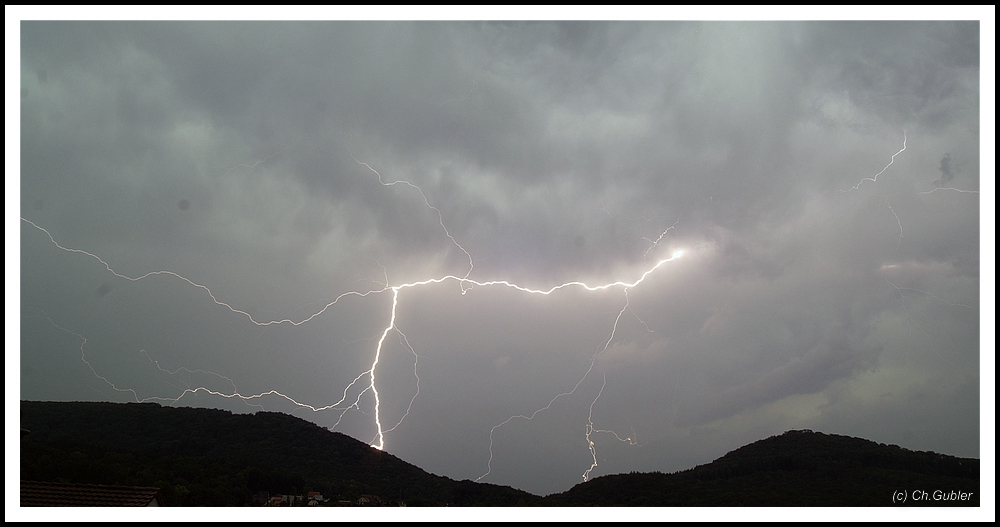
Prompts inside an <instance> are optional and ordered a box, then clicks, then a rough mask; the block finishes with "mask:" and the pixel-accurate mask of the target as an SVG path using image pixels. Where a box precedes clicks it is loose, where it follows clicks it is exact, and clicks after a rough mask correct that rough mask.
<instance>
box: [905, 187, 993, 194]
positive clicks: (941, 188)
mask: <svg viewBox="0 0 1000 527" xmlns="http://www.w3.org/2000/svg"><path fill="white" fill-rule="evenodd" d="M939 190H952V191H955V192H961V193H963V194H979V191H978V190H963V189H960V188H951V187H937V188H935V189H933V190H928V191H926V192H917V194H930V193H931V192H937V191H939Z"/></svg>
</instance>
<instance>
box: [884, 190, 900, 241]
mask: <svg viewBox="0 0 1000 527" xmlns="http://www.w3.org/2000/svg"><path fill="white" fill-rule="evenodd" d="M885 206H886V207H889V212H891V213H892V217H893V218H896V224H897V225H899V239H897V240H896V249H897V250H899V246H900V244H902V243H903V222H901V221H899V216H897V215H896V211H894V210H892V205H890V204H889V198H885Z"/></svg>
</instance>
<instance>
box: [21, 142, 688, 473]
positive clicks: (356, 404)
mask: <svg viewBox="0 0 1000 527" xmlns="http://www.w3.org/2000/svg"><path fill="white" fill-rule="evenodd" d="M351 158H352V159H354V161H355V162H356V163H358V164H359V165H362V166H364V167H365V168H367V169H368V170H369V171H371V172H372V173H374V174H375V175H376V177H377V178H378V182H379V184H381V185H383V186H394V185H398V184H402V185H406V186H409V187H411V188H413V189H415V190H416V191H417V192H418V193H419V194H420V196H421V199H422V200H423V202H424V205H425V206H427V207H428V208H429V209H431V210H433V211H434V212H435V213H436V214H437V216H438V224H439V225H440V226H441V229H442V230H443V232H444V234H445V236H446V237H447V238H448V239H449V240H450V241H451V242H452V244H453V245H454V246H455V247H456V248H458V249H459V250H460V251H461V252H462V253H463V254H465V255H466V257H467V259H468V262H469V266H468V269H467V270H466V271H465V273H464V274H462V275H454V274H449V275H445V276H440V277H436V278H428V279H425V280H421V281H416V282H409V283H404V284H399V285H389V279H388V275H387V273H386V277H385V282H383V283H382V284H381V285H382V287H380V288H377V289H370V290H367V291H348V292H345V293H342V294H340V295H339V296H337V297H336V298H334V300H332V301H330V302H327V303H326V304H325V305H323V306H322V307H321V308H320V309H319V310H318V311H316V312H315V313H313V314H311V315H309V316H307V317H305V318H303V319H301V320H292V319H288V318H283V319H276V320H257V319H255V318H254V317H253V316H252V315H251V314H250V313H248V312H247V311H244V310H241V309H238V308H236V307H233V306H232V305H230V304H229V303H226V302H224V301H222V300H219V299H218V298H217V297H216V296H215V294H214V293H213V292H212V291H211V289H209V287H208V286H205V285H203V284H200V283H197V282H195V281H193V280H191V279H189V278H187V277H184V276H182V275H180V274H178V273H175V272H173V271H167V270H161V271H152V272H148V273H145V274H142V275H139V276H134V277H133V276H128V275H125V274H122V273H119V272H118V271H115V270H114V269H113V268H112V267H111V265H110V264H109V263H108V262H107V261H105V260H104V259H102V258H100V257H99V256H97V255H96V254H93V253H90V252H88V251H85V250H81V249H75V248H70V247H65V246H63V245H61V244H59V243H58V242H57V241H56V240H55V238H54V237H53V236H52V234H51V233H50V232H49V231H48V230H46V229H45V228H43V227H41V226H39V225H37V224H36V223H34V222H32V221H31V220H28V219H27V218H23V217H22V218H21V220H22V221H24V222H25V223H26V224H28V225H31V226H32V227H34V228H36V229H38V230H40V231H41V232H43V233H45V235H46V236H47V237H48V238H49V241H50V242H51V243H52V244H53V245H55V246H56V247H57V248H58V249H60V250H63V251H66V252H70V253H77V254H83V255H85V256H89V257H90V258H93V259H95V260H97V261H98V262H100V264H101V265H103V266H104V268H105V269H106V270H107V271H108V272H110V273H111V274H113V275H115V276H116V277H118V278H121V279H124V280H128V281H132V282H138V281H141V280H144V279H146V278H150V277H153V276H159V275H168V276H172V277H174V278H176V279H179V280H181V281H183V282H186V283H187V284H189V285H191V286H194V287H196V288H198V289H201V290H203V291H205V292H206V293H207V294H208V296H209V297H210V298H211V299H212V301H213V302H214V303H215V304H217V305H219V306H223V307H225V308H227V309H228V310H230V311H231V312H233V313H236V314H239V315H243V316H245V317H246V318H247V319H248V320H249V321H250V322H251V323H252V324H254V325H256V326H270V325H278V324H285V323H287V324H290V325H292V326H298V325H301V324H305V323H306V322H310V321H312V320H313V319H315V318H316V317H318V316H320V315H321V314H323V313H324V312H326V311H327V310H328V309H329V308H330V307H332V306H333V305H335V304H337V303H338V302H339V301H340V300H341V299H343V298H344V297H347V296H357V297H367V296H369V295H373V294H380V293H386V292H389V291H391V292H392V307H391V310H390V313H389V321H388V324H387V326H386V327H385V328H384V329H383V330H382V332H381V335H380V337H379V339H378V343H377V345H376V346H375V352H374V357H373V360H372V364H371V367H370V368H369V369H368V370H366V371H364V372H362V373H360V374H359V375H358V376H357V377H355V378H354V380H353V381H352V382H351V383H350V384H349V385H348V386H347V387H346V388H345V389H344V393H343V396H342V397H341V398H340V400H338V401H337V402H335V403H333V404H328V405H324V406H314V405H311V404H307V403H303V402H300V401H297V400H296V399H294V398H292V397H290V396H288V395H286V394H283V393H281V392H279V391H277V390H268V391H264V392H261V393H257V394H253V395H243V394H241V393H239V392H238V390H236V385H235V383H233V381H232V380H231V379H229V378H228V377H225V376H223V375H220V374H215V373H212V372H204V373H206V374H210V375H216V376H218V377H219V378H223V379H226V380H228V381H229V382H230V384H231V385H232V388H233V390H232V393H228V392H222V391H218V390H213V389H210V388H207V387H204V386H199V387H194V388H192V387H190V386H185V387H184V389H183V390H182V391H181V393H180V394H179V395H178V396H177V397H159V396H154V397H146V398H141V397H140V396H139V395H138V394H137V393H136V392H135V391H134V390H132V389H121V388H118V387H117V386H115V385H114V384H113V383H111V381H110V380H108V379H107V378H105V377H104V376H101V375H100V374H98V373H97V371H96V370H95V369H94V368H93V366H91V365H90V363H89V362H87V361H86V357H85V356H84V355H83V353H82V349H83V345H85V344H86V339H85V338H83V337H82V336H80V338H81V339H82V340H83V345H81V359H82V360H84V362H85V363H86V364H87V366H88V367H89V368H90V369H91V371H92V372H93V374H94V375H95V376H97V377H98V378H100V379H102V380H103V381H104V382H106V383H107V384H108V385H109V386H111V387H112V388H113V389H115V390H117V391H127V392H129V393H131V394H132V395H133V398H134V399H135V400H136V401H137V402H148V401H157V402H167V403H169V404H177V403H178V402H179V401H180V400H181V399H182V398H183V397H185V396H186V395H188V394H196V393H206V394H210V395H215V396H218V397H222V398H226V399H239V400H242V401H243V402H245V403H247V404H250V405H252V406H254V407H260V405H259V404H257V403H258V401H260V400H261V399H263V398H266V397H277V398H279V399H284V400H285V401H287V402H289V403H291V404H293V405H295V406H296V407H299V408H303V409H308V410H311V411H313V412H323V411H327V410H340V411H341V413H340V416H339V417H338V419H337V422H336V423H335V424H334V425H333V426H332V427H331V429H333V428H336V427H337V426H338V425H339V424H340V422H341V420H342V419H343V417H344V415H345V414H346V413H347V412H348V411H350V410H352V409H357V410H360V402H361V397H362V396H363V395H364V394H365V393H367V392H369V391H371V393H372V395H373V396H374V423H375V428H376V431H377V432H376V435H375V437H374V438H373V439H372V441H371V446H372V447H374V448H377V449H379V450H382V449H384V447H385V434H386V433H389V432H391V431H393V430H395V429H396V428H397V427H398V426H399V425H400V424H402V422H403V420H404V419H405V418H406V417H407V416H408V415H409V412H410V410H411V409H412V407H413V404H414V402H415V401H416V398H417V395H419V391H420V378H419V376H418V375H417V363H418V361H419V355H418V354H417V353H416V351H415V350H414V349H413V347H412V346H411V345H410V344H409V341H408V340H407V338H406V335H405V334H403V332H402V331H400V330H399V328H398V327H397V326H396V315H397V306H398V304H399V296H400V293H401V292H402V291H403V290H404V289H410V288H418V287H424V286H432V285H435V284H441V283H444V282H456V283H457V284H458V285H459V287H460V290H461V292H462V294H465V293H466V292H467V291H468V290H469V289H470V288H472V287H491V286H502V287H508V288H512V289H516V290H518V291H520V292H523V293H527V294H536V295H546V296H547V295H551V294H553V293H556V292H557V291H559V290H562V289H565V288H569V287H579V288H582V289H584V290H587V291H591V292H597V291H603V290H607V289H612V288H619V287H620V288H621V289H622V291H623V294H624V295H625V304H624V306H623V307H622V309H621V310H620V311H619V313H618V315H617V317H616V318H615V321H614V324H613V327H612V331H611V334H610V336H609V337H608V339H607V341H605V342H603V346H601V347H599V349H598V352H597V353H596V354H595V355H594V356H593V357H592V359H591V361H590V365H589V367H588V369H587V371H586V373H585V374H584V375H583V377H581V378H580V380H579V381H578V382H577V383H576V385H575V386H574V387H573V389H572V390H570V391H568V392H563V393H560V394H558V395H556V396H555V397H553V398H552V399H551V400H550V402H549V404H547V405H546V406H544V407H542V408H539V409H538V410H536V411H535V412H534V413H533V414H532V415H531V416H530V417H527V416H512V417H511V418H509V419H507V420H506V421H504V422H503V423H500V424H498V425H496V426H494V427H493V428H492V429H491V430H490V445H489V451H490V459H489V460H488V461H487V471H486V473H484V474H483V475H482V476H480V477H479V478H477V481H478V480H481V479H483V478H484V477H486V476H487V475H488V474H489V473H490V467H491V463H492V457H493V452H492V450H493V432H495V431H496V430H497V429H498V428H500V427H502V426H503V425H505V424H506V423H508V422H510V421H511V420H513V419H515V418H518V417H520V418H524V419H528V420H530V419H532V418H533V417H534V416H535V415H537V414H538V413H539V412H541V411H543V410H546V409H548V408H549V407H551V406H552V404H553V403H554V402H555V401H556V400H558V399H559V398H561V397H564V396H569V395H572V394H573V393H575V392H576V390H577V389H578V388H579V386H580V385H581V384H582V383H583V382H584V381H585V380H586V379H587V377H588V376H589V374H590V373H591V371H592V370H593V368H594V365H595V364H596V361H597V357H598V356H599V355H600V353H602V352H603V351H605V350H607V348H608V346H609V345H610V344H611V342H612V341H613V340H614V337H615V333H616V331H617V328H618V324H619V322H620V320H621V317H622V315H623V314H624V313H625V311H626V310H627V309H630V308H629V303H628V289H629V288H634V287H636V286H638V285H639V284H641V283H642V282H643V281H644V280H645V279H646V277H648V276H649V275H650V274H651V273H653V272H655V271H656V270H657V269H659V268H660V267H662V266H663V265H665V264H666V263H668V262H672V261H674V260H676V259H678V258H680V257H681V256H682V255H683V251H682V250H677V251H674V253H673V254H672V255H671V256H670V257H669V258H664V259H661V260H659V261H657V262H656V263H655V264H654V265H652V266H651V267H649V268H648V269H646V270H645V271H644V272H642V273H641V274H640V275H639V277H638V278H637V279H636V280H634V281H631V282H627V281H621V280H619V281H615V282H610V283H605V284H600V285H590V284H587V283H585V282H582V281H570V282H565V283H562V284H558V285H554V286H551V287H549V288H548V289H535V288H531V287H525V286H522V285H519V284H517V283H514V282H511V281H508V280H489V281H480V280H473V279H471V278H469V276H470V275H471V273H472V271H473V269H474V262H473V258H472V255H471V253H469V252H468V251H467V250H466V249H465V248H464V247H462V245H461V244H460V243H459V242H458V241H457V240H456V239H455V238H454V237H453V236H452V234H451V233H450V232H449V230H448V228H447V227H446V226H445V222H444V218H443V215H442V213H441V211H440V209H438V208H437V207H435V206H433V205H431V203H430V201H429V200H428V199H427V196H426V194H425V193H424V192H423V190H422V189H421V188H420V187H419V186H417V185H415V184H413V183H411V182H409V181H405V180H397V181H386V180H385V179H383V177H382V175H381V174H380V173H379V172H378V171H377V170H375V169H374V168H373V167H371V166H370V165H369V164H368V163H365V162H363V161H360V160H358V159H357V158H355V157H354V155H353V154H351ZM234 168H236V167H234ZM248 168H253V167H248ZM676 225H677V222H675V223H674V224H673V225H671V226H670V227H668V228H667V229H666V230H664V231H663V232H662V233H661V234H660V236H659V237H658V238H657V239H656V240H647V241H649V242H650V244H651V246H650V248H649V249H648V250H647V251H646V253H644V255H643V258H644V259H645V258H646V256H647V255H648V254H649V252H650V251H651V250H652V249H653V248H655V247H656V246H657V245H659V243H660V241H661V240H662V239H663V237H664V236H665V235H666V234H667V233H668V232H669V231H671V230H673V229H674V228H675V227H676ZM379 265H380V266H381V264H379ZM381 267H382V269H383V272H385V267H384V266H381ZM633 315H635V313H633ZM635 316H636V318H637V319H638V320H639V321H640V322H641V323H642V324H643V325H644V326H645V322H644V321H642V319H641V318H639V317H638V315H635ZM57 327H58V326H57ZM60 329H62V328H60ZM646 329H647V330H648V331H651V330H649V328H648V327H647V328H646ZM393 331H395V332H396V333H397V334H398V338H399V340H400V343H401V344H402V345H403V347H405V348H406V349H408V350H409V351H410V352H411V353H412V354H413V355H414V377H416V379H417V384H416V392H415V393H414V395H413V397H412V398H411V400H410V403H409V405H408V406H407V410H406V412H405V413H404V414H403V416H402V417H401V418H400V419H399V421H398V422H397V423H396V424H395V425H393V426H392V427H389V428H387V429H384V428H383V425H382V415H381V400H380V394H379V391H378V387H377V380H378V377H377V371H378V365H379V361H380V360H381V357H382V351H383V346H384V344H385V342H386V339H387V338H388V336H389V334H390V333H392V332H393ZM73 334H75V335H76V333H73ZM77 336H79V335H77ZM146 356H147V358H149V360H150V361H151V362H153V363H154V365H155V366H156V367H157V368H158V369H159V370H161V371H163V372H164V373H167V374H168V375H175V374H176V373H178V372H180V371H188V372H193V371H197V370H188V369H183V368H182V369H178V370H176V371H174V372H171V371H169V370H166V369H164V368H162V367H161V366H160V365H159V363H158V362H157V361H155V360H153V359H152V358H151V357H149V356H148V354H146ZM365 377H367V380H368V382H367V383H366V384H365V385H364V388H363V389H362V390H361V391H360V392H358V394H357V397H356V398H355V399H354V401H353V402H351V403H350V404H348V405H346V406H342V405H343V404H344V403H345V402H346V401H348V394H349V393H350V391H351V389H352V388H353V387H354V386H355V385H357V384H358V383H359V382H361V379H363V378H365ZM605 382H606V381H605ZM600 393H603V386H602V388H601V392H600ZM600 393H599V394H598V398H599V397H600ZM596 401H597V399H596V398H595V400H594V402H595V403H596ZM592 406H593V405H592ZM597 432H608V433H612V434H614V435H615V437H617V438H618V439H619V440H623V439H622V438H621V437H620V436H619V435H618V434H616V433H614V432H611V431H607V430H597V429H594V428H593V422H592V414H591V419H590V421H589V424H588V428H587V433H586V439H587V442H588V444H589V445H590V446H589V448H590V449H591V451H592V454H593V457H594V464H593V466H592V467H591V468H590V469H588V470H587V472H586V473H585V478H586V477H587V476H589V474H590V473H591V471H592V470H593V469H594V468H595V467H596V451H595V450H594V446H593V443H592V441H591V440H590V435H591V434H592V433H597ZM623 441H629V442H631V438H627V439H624V440H623Z"/></svg>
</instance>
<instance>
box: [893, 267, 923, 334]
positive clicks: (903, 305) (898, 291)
mask: <svg viewBox="0 0 1000 527" xmlns="http://www.w3.org/2000/svg"><path fill="white" fill-rule="evenodd" d="M885 282H886V283H887V284H889V285H891V286H892V287H894V288H895V289H896V294H898V295H899V307H901V308H903V315H904V316H905V317H906V320H909V321H910V322H911V323H912V324H913V325H914V326H917V329H919V330H920V332H921V333H923V334H924V336H925V337H927V340H931V336H930V335H928V334H927V332H926V331H924V328H922V327H921V326H920V324H917V323H916V322H914V320H913V318H911V317H910V312H909V311H907V310H906V303H904V302H903V292H902V291H901V290H900V289H899V287H896V284H894V283H892V282H890V281H889V280H888V279H886V280H885Z"/></svg>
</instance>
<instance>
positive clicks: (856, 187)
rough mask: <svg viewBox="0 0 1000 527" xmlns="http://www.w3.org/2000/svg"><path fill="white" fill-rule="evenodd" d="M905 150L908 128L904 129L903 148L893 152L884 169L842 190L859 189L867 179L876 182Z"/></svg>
mask: <svg viewBox="0 0 1000 527" xmlns="http://www.w3.org/2000/svg"><path fill="white" fill-rule="evenodd" d="M904 150H906V130H903V148H900V149H899V151H898V152H896V153H895V154H892V157H891V158H889V164H888V165H886V166H885V167H884V168H882V170H879V171H878V174H875V175H874V176H873V177H866V178H861V181H858V184H857V185H854V186H853V187H851V188H849V189H847V190H842V191H841V192H850V191H852V190H858V189H859V188H861V185H862V184H864V182H865V181H871V182H872V183H875V182H876V181H878V177H879V176H881V175H882V173H883V172H885V171H886V170H889V167H891V166H892V163H893V162H894V161H896V156H898V155H899V154H902V153H903V151H904Z"/></svg>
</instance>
